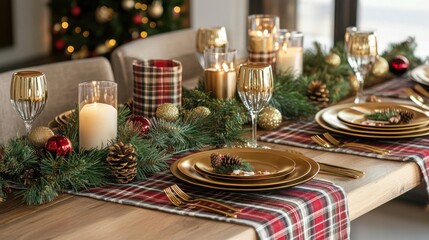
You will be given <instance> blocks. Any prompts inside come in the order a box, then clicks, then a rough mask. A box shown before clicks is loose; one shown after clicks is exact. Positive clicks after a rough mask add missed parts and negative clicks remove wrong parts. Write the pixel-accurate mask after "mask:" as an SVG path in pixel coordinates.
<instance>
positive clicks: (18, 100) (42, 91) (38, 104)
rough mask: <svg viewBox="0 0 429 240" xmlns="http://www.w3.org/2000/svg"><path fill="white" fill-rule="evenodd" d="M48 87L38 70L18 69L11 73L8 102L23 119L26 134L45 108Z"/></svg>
mask: <svg viewBox="0 0 429 240" xmlns="http://www.w3.org/2000/svg"><path fill="white" fill-rule="evenodd" d="M47 99H48V87H47V83H46V77H45V74H43V73H42V72H39V71H20V72H16V73H14V74H13V75H12V81H11V83H10V102H11V103H12V106H13V108H14V109H15V111H16V112H17V113H18V114H19V116H20V117H21V118H22V120H24V124H25V128H26V132H27V135H28V134H29V133H30V131H31V127H32V124H33V121H34V119H36V117H37V116H38V115H39V114H40V113H41V112H42V110H43V109H44V108H45V105H46V101H47Z"/></svg>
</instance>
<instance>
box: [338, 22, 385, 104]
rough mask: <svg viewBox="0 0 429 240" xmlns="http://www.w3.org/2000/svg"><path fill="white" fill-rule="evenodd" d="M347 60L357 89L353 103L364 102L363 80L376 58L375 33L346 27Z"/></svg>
mask: <svg viewBox="0 0 429 240" xmlns="http://www.w3.org/2000/svg"><path fill="white" fill-rule="evenodd" d="M345 47H346V52H347V60H348V62H349V64H350V66H351V67H352V69H353V71H354V72H355V75H356V78H357V80H358V84H359V88H358V90H357V94H356V98H355V100H354V102H355V103H360V102H365V96H364V92H363V86H364V79H365V76H366V74H367V73H368V71H369V70H370V69H371V67H372V66H373V64H374V62H375V60H376V57H377V55H378V54H377V36H376V33H375V31H373V30H366V29H362V28H358V27H348V28H347V29H346V33H345Z"/></svg>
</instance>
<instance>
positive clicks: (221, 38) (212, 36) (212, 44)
mask: <svg viewBox="0 0 429 240" xmlns="http://www.w3.org/2000/svg"><path fill="white" fill-rule="evenodd" d="M196 41H197V53H196V56H197V60H198V62H199V63H200V65H201V67H203V68H204V50H206V49H210V48H223V49H226V48H227V47H228V38H227V35H226V29H225V27H208V28H199V29H198V31H197V40H196Z"/></svg>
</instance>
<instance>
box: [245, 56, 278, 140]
mask: <svg viewBox="0 0 429 240" xmlns="http://www.w3.org/2000/svg"><path fill="white" fill-rule="evenodd" d="M273 89H274V81H273V72H272V69H271V65H270V64H266V63H248V64H243V65H241V66H240V69H239V73H238V78H237V91H238V95H239V96H240V99H241V101H242V102H243V104H244V106H245V107H246V108H247V110H248V111H249V113H250V117H251V119H252V140H251V142H250V143H249V147H252V148H258V147H259V148H268V147H266V146H260V145H258V143H257V140H256V128H257V120H258V119H257V117H258V113H259V112H260V111H261V110H262V109H263V108H264V107H265V106H266V105H267V104H268V102H269V101H270V99H271V96H272V94H273Z"/></svg>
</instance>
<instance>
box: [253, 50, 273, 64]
mask: <svg viewBox="0 0 429 240" xmlns="http://www.w3.org/2000/svg"><path fill="white" fill-rule="evenodd" d="M276 55H277V52H276V51H272V52H252V51H250V50H248V56H247V57H248V61H249V62H262V63H268V64H271V65H272V66H274V63H275V62H276Z"/></svg>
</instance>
